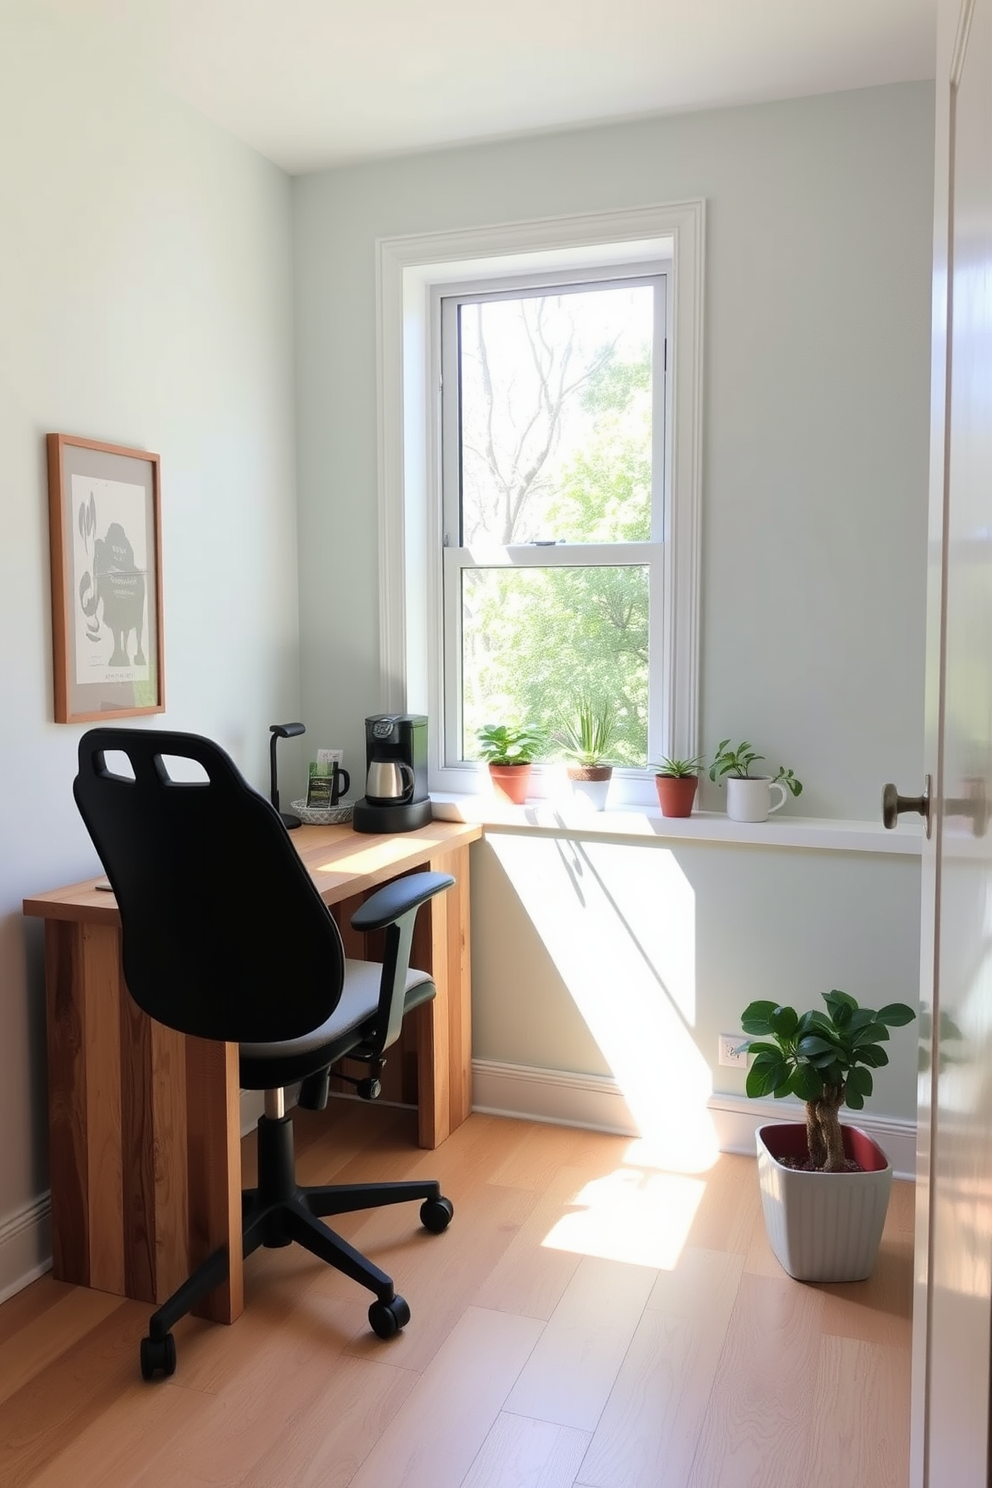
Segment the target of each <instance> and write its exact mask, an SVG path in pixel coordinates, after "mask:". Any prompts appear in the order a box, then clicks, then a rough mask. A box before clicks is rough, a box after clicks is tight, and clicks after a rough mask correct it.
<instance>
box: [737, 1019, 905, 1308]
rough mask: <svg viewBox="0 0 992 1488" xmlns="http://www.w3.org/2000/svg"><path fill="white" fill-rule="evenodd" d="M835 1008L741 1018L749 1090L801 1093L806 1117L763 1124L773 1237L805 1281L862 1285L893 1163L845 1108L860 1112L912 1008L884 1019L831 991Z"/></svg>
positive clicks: (761, 1169)
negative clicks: (844, 1117)
mask: <svg viewBox="0 0 992 1488" xmlns="http://www.w3.org/2000/svg"><path fill="white" fill-rule="evenodd" d="M823 1000H824V1002H825V1003H826V1005H827V1011H826V1012H825V1013H824V1012H821V1011H820V1010H819V1009H813V1010H811V1011H809V1012H805V1013H797V1012H796V1010H795V1008H791V1007H784V1006H779V1005H777V1004H776V1003H774V1002H752V1003H750V1004H749V1005H748V1006H747V1007H746V1008H745V1009H744V1014H743V1016H742V1018H741V1027H742V1028H743V1030H744V1032H745V1033H747V1034H750V1035H753V1037H750V1038H749V1039H748V1040H747V1042H746V1043H744V1044H742V1045H741V1047H742V1048H744V1049H747V1050H748V1051H749V1052H750V1053H751V1054H753V1055H754V1061H753V1063H752V1064H751V1066H750V1068H749V1070H748V1074H747V1083H746V1087H745V1088H746V1091H747V1094H748V1095H749V1096H751V1097H752V1098H754V1099H758V1098H761V1097H763V1096H768V1095H773V1096H775V1097H777V1098H781V1097H783V1096H787V1095H792V1096H798V1097H799V1099H800V1100H802V1101H804V1102H805V1104H806V1120H805V1123H802V1122H790V1123H785V1124H773V1125H768V1126H761V1127H759V1128H758V1131H757V1146H758V1177H759V1181H760V1184H761V1204H762V1209H763V1211H764V1216H765V1226H766V1229H767V1231H768V1239H769V1243H770V1244H771V1247H772V1250H773V1251H774V1253H775V1256H776V1258H777V1260H778V1261H779V1262H780V1264H781V1265H782V1266H783V1268H784V1269H785V1270H786V1271H787V1272H788V1273H789V1275H790V1276H793V1277H795V1279H796V1280H797V1281H821V1282H830V1281H863V1280H864V1279H865V1278H866V1277H867V1276H868V1275H870V1273H871V1269H872V1266H873V1265H874V1263H875V1256H876V1254H877V1252H878V1246H879V1243H880V1241H881V1238H882V1228H883V1226H884V1224H885V1214H886V1210H887V1208H888V1202H889V1191H890V1189H891V1187H892V1166H891V1164H890V1163H889V1160H888V1158H887V1157H886V1155H885V1153H884V1152H883V1151H882V1149H881V1147H879V1145H878V1143H877V1142H875V1141H874V1139H873V1138H872V1137H870V1136H868V1134H867V1133H866V1132H863V1131H862V1130H861V1129H860V1128H859V1127H852V1126H842V1125H841V1122H840V1115H839V1113H840V1108H841V1106H843V1105H847V1106H849V1107H850V1109H851V1110H853V1111H860V1110H861V1109H862V1107H863V1106H864V1103H865V1099H866V1097H868V1096H870V1095H871V1093H872V1088H873V1078H872V1070H873V1069H880V1068H881V1067H882V1066H883V1065H885V1064H888V1062H889V1060H888V1054H887V1053H886V1051H885V1049H884V1047H883V1045H884V1044H885V1043H887V1042H888V1038H889V1029H890V1028H899V1027H902V1026H903V1025H904V1024H906V1023H911V1022H912V1020H913V1019H914V1018H915V1017H916V1014H915V1013H914V1011H913V1009H912V1008H911V1007H907V1005H906V1004H905V1003H903V1002H893V1003H889V1004H888V1006H886V1007H883V1008H880V1009H879V1010H878V1011H877V1012H876V1011H875V1009H874V1008H863V1007H860V1006H859V1005H858V1003H857V1001H856V999H855V998H853V997H852V996H851V995H850V993H848V992H840V991H837V990H834V991H832V992H825V993H824V994H823Z"/></svg>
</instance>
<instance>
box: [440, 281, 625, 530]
mask: <svg viewBox="0 0 992 1488" xmlns="http://www.w3.org/2000/svg"><path fill="white" fill-rule="evenodd" d="M653 335H654V287H653V285H651V284H644V285H638V286H633V287H632V286H629V285H625V286H620V287H616V288H609V289H593V290H583V291H577V292H574V293H567V294H540V295H526V296H521V297H520V298H513V299H499V300H485V301H482V302H480V303H478V304H464V305H462V306H461V308H460V314H459V336H460V358H459V361H460V375H461V384H460V386H461V464H462V545H463V546H465V547H470V546H472V545H473V544H484V543H487V542H488V543H499V544H501V545H503V544H509V543H530V542H646V541H648V540H649V539H650V537H651V375H652V374H651V351H652V345H653Z"/></svg>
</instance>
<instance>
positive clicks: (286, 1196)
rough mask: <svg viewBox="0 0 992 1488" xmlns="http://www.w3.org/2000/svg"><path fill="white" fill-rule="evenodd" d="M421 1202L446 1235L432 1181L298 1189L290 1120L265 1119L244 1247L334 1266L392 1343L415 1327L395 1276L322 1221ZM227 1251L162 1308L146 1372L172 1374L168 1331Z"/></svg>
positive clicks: (204, 1289)
mask: <svg viewBox="0 0 992 1488" xmlns="http://www.w3.org/2000/svg"><path fill="white" fill-rule="evenodd" d="M411 1199H420V1200H422V1203H421V1207H420V1221H421V1223H422V1224H423V1225H424V1227H425V1228H426V1229H428V1230H431V1231H432V1232H433V1233H435V1234H440V1233H441V1231H442V1230H445V1229H447V1227H448V1223H449V1221H450V1219H451V1216H452V1213H453V1212H454V1211H453V1209H452V1205H451V1202H450V1200H448V1199H446V1198H445V1197H444V1196H443V1195H442V1193H441V1188H440V1184H438V1183H436V1182H432V1181H428V1180H423V1181H421V1182H416V1181H410V1182H403V1183H342V1184H326V1185H318V1186H311V1187H301V1186H300V1185H299V1184H297V1182H296V1176H295V1159H294V1151H293V1124H292V1121H291V1120H290V1118H289V1117H288V1116H280V1117H275V1118H273V1117H270V1116H261V1117H260V1118H259V1121H258V1185H257V1187H256V1188H250V1189H245V1190H244V1192H243V1193H242V1195H241V1216H242V1224H241V1234H242V1246H243V1252H244V1255H245V1257H246V1258H247V1257H248V1256H250V1255H251V1254H252V1252H253V1251H255V1250H258V1249H259V1248H260V1247H263V1246H264V1247H266V1248H268V1249H276V1248H279V1247H281V1246H284V1245H291V1244H293V1243H294V1242H295V1243H296V1244H297V1245H302V1246H303V1247H304V1248H305V1249H306V1250H309V1251H310V1252H311V1253H312V1254H313V1255H315V1256H317V1257H319V1259H320V1260H322V1261H326V1262H327V1264H328V1265H329V1266H334V1267H335V1269H336V1270H338V1271H341V1272H343V1273H344V1275H345V1276H348V1277H350V1278H351V1280H352V1281H357V1282H358V1283H359V1284H360V1285H361V1286H364V1287H367V1288H368V1290H369V1291H371V1292H374V1293H375V1298H376V1300H375V1301H374V1302H373V1303H372V1305H371V1306H370V1308H369V1323H370V1325H371V1327H372V1329H373V1330H374V1332H375V1333H377V1334H378V1335H379V1337H380V1338H391V1337H393V1336H394V1335H395V1334H396V1333H398V1332H399V1330H400V1329H401V1328H402V1327H404V1326H405V1324H406V1323H408V1322H409V1321H410V1309H409V1307H408V1306H407V1304H406V1302H405V1301H404V1300H403V1298H402V1297H400V1296H398V1295H397V1294H396V1292H395V1291H394V1290H393V1282H392V1278H391V1277H389V1276H387V1275H386V1273H385V1271H381V1270H380V1269H379V1267H378V1266H376V1265H374V1264H373V1263H372V1261H370V1260H368V1259H366V1257H365V1256H363V1255H362V1254H361V1252H360V1251H357V1250H355V1248H354V1246H352V1245H349V1244H348V1242H347V1240H345V1239H343V1238H342V1236H340V1235H338V1234H336V1233H335V1231H334V1230H332V1229H331V1228H330V1226H329V1225H326V1224H323V1223H322V1220H324V1219H326V1218H328V1217H330V1216H332V1215H335V1214H350V1213H352V1212H353V1211H355V1210H357V1209H378V1208H381V1207H383V1206H384V1205H386V1204H402V1203H406V1202H408V1201H409V1200H411ZM229 1269H230V1263H229V1258H228V1254H227V1250H226V1249H221V1250H217V1251H214V1252H213V1254H212V1255H210V1256H208V1257H207V1259H206V1260H205V1261H203V1262H202V1263H201V1264H200V1265H199V1266H198V1267H197V1268H196V1270H195V1271H194V1272H193V1273H192V1275H190V1276H189V1277H188V1278H187V1280H186V1281H184V1282H183V1284H182V1286H181V1287H179V1288H178V1289H177V1290H176V1291H175V1292H173V1294H172V1296H171V1297H169V1298H168V1300H167V1301H165V1302H163V1303H162V1305H161V1307H159V1308H158V1310H157V1311H156V1312H154V1313H153V1314H152V1316H151V1318H150V1320H149V1324H148V1336H147V1338H143V1339H142V1340H141V1373H142V1375H143V1376H144V1378H145V1379H151V1378H153V1377H154V1375H156V1374H162V1375H163V1376H168V1375H171V1374H172V1373H173V1372H174V1371H175V1367H176V1349H175V1341H174V1339H173V1337H172V1334H171V1331H170V1330H171V1329H172V1328H173V1327H174V1326H175V1324H176V1323H177V1322H178V1321H179V1319H180V1318H182V1317H185V1316H186V1314H187V1313H188V1312H191V1311H192V1310H193V1308H194V1307H195V1306H196V1305H197V1303H198V1302H201V1301H202V1300H203V1298H204V1297H205V1296H206V1295H207V1294H208V1293H209V1292H212V1291H213V1290H214V1288H215V1287H217V1286H219V1285H221V1283H222V1282H224V1281H225V1280H226V1279H227V1276H228V1274H229Z"/></svg>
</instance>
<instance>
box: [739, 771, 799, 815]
mask: <svg viewBox="0 0 992 1488" xmlns="http://www.w3.org/2000/svg"><path fill="white" fill-rule="evenodd" d="M725 782H726V786H727V815H728V816H729V817H730V818H731V820H732V821H743V822H763V821H767V820H768V818H769V816H770V815H771V813H772V812H773V811H781V809H782V807H783V806H784V805H785V803H786V799H787V798H788V794H789V792H788V791H787V790H786V788H785V786H784V785H783V784H782V782H781V781H780V780H773V779H772V778H771V776H770V775H755V776H754V777H753V778H750V779H747V780H742V779H741V778H740V777H739V776H737V775H727V776H726V777H725ZM772 791H778V800H777V801H776V802H775V804H774V806H773V805H772Z"/></svg>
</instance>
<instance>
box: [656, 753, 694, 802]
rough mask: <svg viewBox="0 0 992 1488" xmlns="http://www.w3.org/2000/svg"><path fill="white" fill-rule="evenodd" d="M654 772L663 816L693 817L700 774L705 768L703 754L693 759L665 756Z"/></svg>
mask: <svg viewBox="0 0 992 1488" xmlns="http://www.w3.org/2000/svg"><path fill="white" fill-rule="evenodd" d="M651 768H652V770H654V772H655V775H654V783H655V789H656V790H657V792H658V805H659V806H660V807H661V814H662V816H691V815H692V805H693V802H694V801H695V799H696V789H697V787H698V785H699V772H700V770H702V769H704V768H705V764H704V760H703V757H702V755H701V754H696V755H693V756H692V758H691V759H678V758H675V757H670V756H668V755H663V756H662V758H661V759H660V760H659V761H658V763H657V764H655V765H652V766H651Z"/></svg>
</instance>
